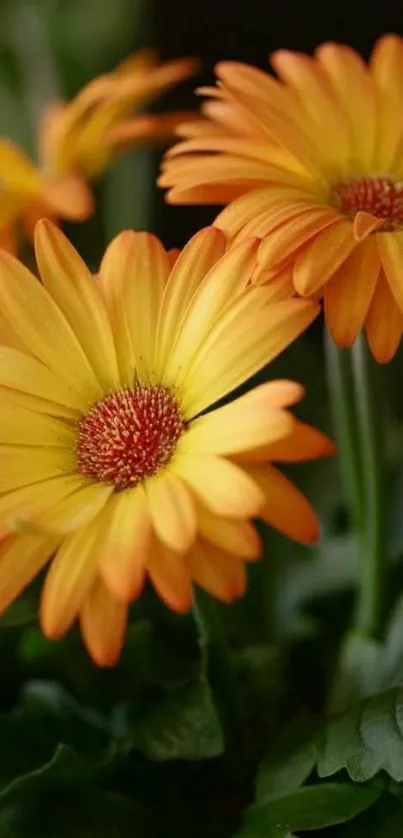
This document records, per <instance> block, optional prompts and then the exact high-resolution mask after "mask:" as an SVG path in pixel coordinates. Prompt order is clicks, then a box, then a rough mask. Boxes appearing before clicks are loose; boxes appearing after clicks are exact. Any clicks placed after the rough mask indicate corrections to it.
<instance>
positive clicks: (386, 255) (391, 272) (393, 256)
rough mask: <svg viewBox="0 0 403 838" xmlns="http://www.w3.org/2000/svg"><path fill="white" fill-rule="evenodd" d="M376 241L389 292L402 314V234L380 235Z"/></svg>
mask: <svg viewBox="0 0 403 838" xmlns="http://www.w3.org/2000/svg"><path fill="white" fill-rule="evenodd" d="M376 239H377V244H378V249H379V253H380V257H381V262H382V267H383V270H384V271H385V274H386V279H387V281H388V283H389V287H390V290H391V292H392V294H393V296H394V298H395V300H396V302H397V304H398V306H399V308H400V310H401V311H402V312H403V233H401V232H394V233H382V235H381V234H379V235H378V236H377V237H376Z"/></svg>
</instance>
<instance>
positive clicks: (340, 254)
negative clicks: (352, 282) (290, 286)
mask: <svg viewBox="0 0 403 838" xmlns="http://www.w3.org/2000/svg"><path fill="white" fill-rule="evenodd" d="M355 247H356V242H355V240H354V237H353V227H352V224H351V222H350V221H345V220H344V219H338V220H337V221H336V222H335V223H333V224H331V226H329V227H328V229H327V230H322V232H320V233H319V234H318V236H317V237H316V238H315V239H314V241H313V242H309V243H308V244H307V245H306V246H305V247H303V248H302V250H301V251H300V253H299V254H298V255H297V258H296V261H295V269H294V285H295V288H296V290H297V291H298V294H302V295H303V296H304V295H309V294H313V293H314V292H315V291H317V290H318V289H319V288H322V287H323V286H324V285H325V283H326V282H327V281H328V279H330V277H331V276H332V275H333V274H334V273H335V272H336V271H337V269H338V268H339V267H340V265H341V264H342V263H343V262H344V261H345V259H347V256H348V255H349V254H350V253H351V251H352V250H354V248H355Z"/></svg>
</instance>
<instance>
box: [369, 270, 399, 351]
mask: <svg viewBox="0 0 403 838" xmlns="http://www.w3.org/2000/svg"><path fill="white" fill-rule="evenodd" d="M365 329H366V333H367V338H368V343H369V345H370V347H371V352H372V354H373V355H374V358H376V360H377V361H378V363H380V364H388V363H389V361H391V360H392V358H393V356H394V355H395V353H396V350H397V348H398V346H399V343H400V341H401V338H402V332H403V314H402V312H401V310H400V308H399V306H398V305H397V302H396V300H395V298H394V296H393V294H392V292H391V290H390V288H389V285H388V282H387V280H386V277H385V275H384V273H383V272H382V273H381V275H380V277H379V279H378V282H377V285H376V288H375V293H374V296H373V298H372V303H371V305H370V308H369V312H368V314H367V318H366V320H365Z"/></svg>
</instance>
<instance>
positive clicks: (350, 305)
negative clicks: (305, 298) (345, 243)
mask: <svg viewBox="0 0 403 838" xmlns="http://www.w3.org/2000/svg"><path fill="white" fill-rule="evenodd" d="M379 270H380V264H379V256H378V251H377V247H376V241H375V239H373V238H371V239H368V240H366V241H363V242H361V243H360V244H358V245H357V246H356V248H355V249H354V251H353V252H352V254H351V255H350V256H349V257H348V258H347V259H346V261H345V262H344V264H343V265H342V266H341V268H339V270H338V271H337V273H335V275H334V276H332V278H331V279H330V280H329V281H328V283H327V284H326V286H325V316H326V323H327V326H328V328H329V332H330V334H331V335H332V337H333V339H334V341H335V343H337V345H338V346H340V347H344V348H345V347H348V346H351V345H352V344H353V343H354V341H355V339H356V338H357V336H358V334H359V332H360V331H361V329H362V326H363V324H364V320H365V318H366V316H367V312H368V309H369V306H370V303H371V300H372V297H373V294H374V291H375V286H376V281H377V279H378V276H379Z"/></svg>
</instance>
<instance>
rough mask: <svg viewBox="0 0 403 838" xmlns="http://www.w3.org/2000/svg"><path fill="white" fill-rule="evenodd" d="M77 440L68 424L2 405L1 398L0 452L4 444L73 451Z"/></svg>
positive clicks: (8, 405)
mask: <svg viewBox="0 0 403 838" xmlns="http://www.w3.org/2000/svg"><path fill="white" fill-rule="evenodd" d="M75 438H76V433H75V430H74V428H73V427H72V426H71V425H68V424H67V423H66V422H62V421H60V420H59V419H52V418H51V417H50V416H43V415H41V414H40V413H33V412H32V411H30V410H24V409H22V408H16V407H12V406H11V405H10V404H2V403H1V397H0V452H1V445H2V444H8V445H28V446H38V445H39V446H46V447H47V448H66V447H67V448H70V449H71V448H72V447H74V443H75ZM0 456H1V453H0Z"/></svg>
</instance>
